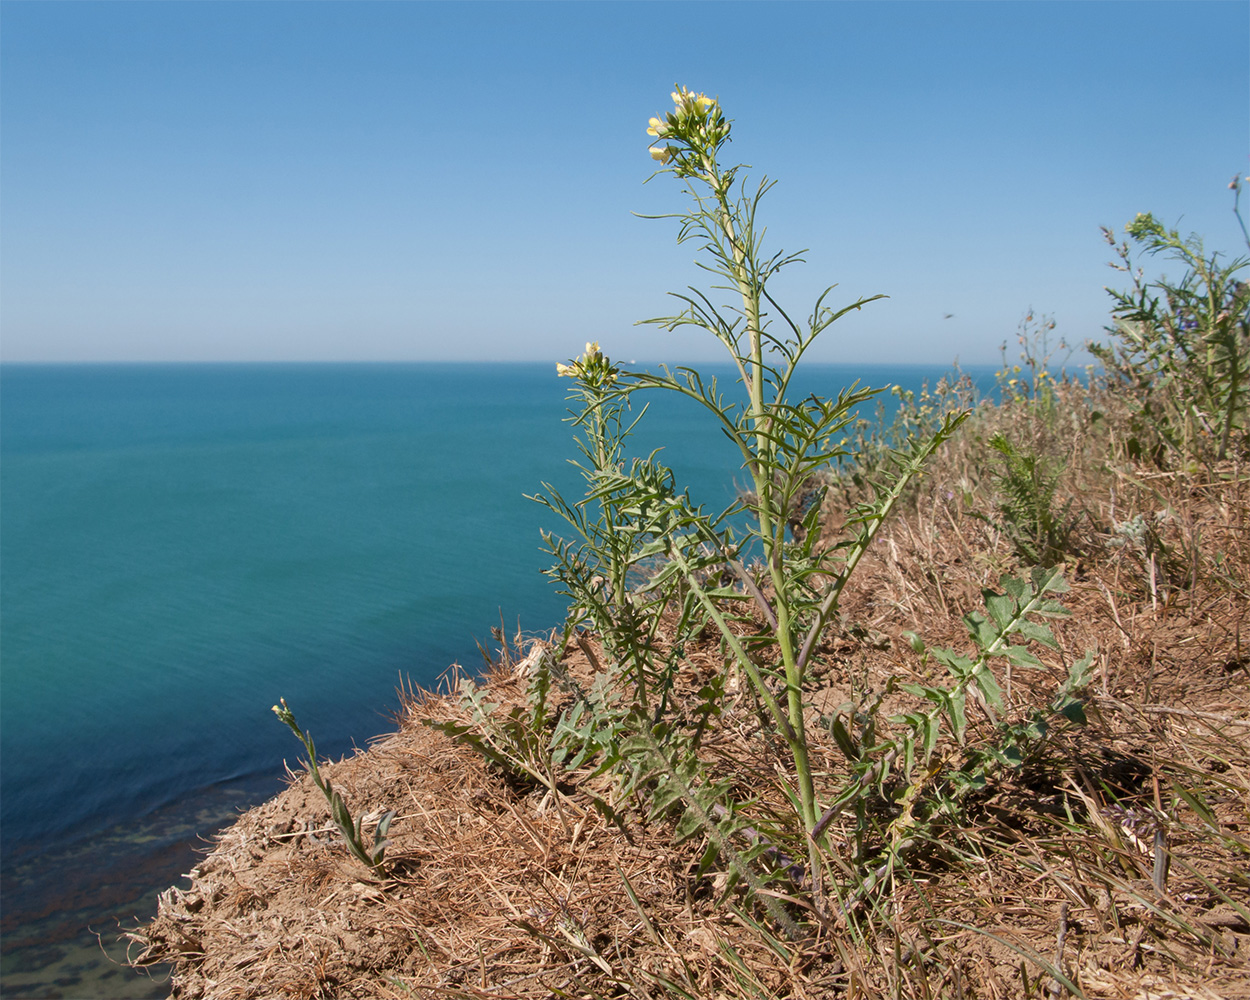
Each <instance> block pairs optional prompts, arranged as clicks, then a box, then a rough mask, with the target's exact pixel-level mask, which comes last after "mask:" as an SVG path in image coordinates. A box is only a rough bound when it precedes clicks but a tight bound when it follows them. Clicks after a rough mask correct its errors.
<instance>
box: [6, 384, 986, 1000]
mask: <svg viewBox="0 0 1250 1000" xmlns="http://www.w3.org/2000/svg"><path fill="white" fill-rule="evenodd" d="M941 371H942V370H941V369H940V368H927V369H926V368H918V367H908V366H903V367H900V366H893V367H887V366H878V367H868V368H865V367H856V368H849V367H841V366H812V367H811V368H809V369H808V371H807V373H806V376H805V381H804V383H803V384H802V385H801V386H800V387H799V389H800V390H801V391H803V392H808V391H815V392H819V393H822V394H826V395H827V394H833V393H836V392H837V391H838V389H840V388H842V387H843V386H845V385H847V384H849V383H850V382H851V381H853V380H854V379H855V378H860V379H862V380H864V381H866V382H868V383H869V384H875V385H881V384H885V383H888V382H893V381H898V382H902V383H903V384H905V385H909V386H915V385H918V384H919V382H920V380H921V379H922V378H924V377H934V376H937V375H940V374H941ZM721 374H722V376H725V375H727V374H728V373H727V372H721ZM981 374H982V375H984V374H985V373H984V372H982V373H981ZM727 381H732V380H731V379H728V380H727ZM726 387H728V386H726ZM566 388H567V383H563V382H562V381H561V380H557V379H556V378H555V375H554V366H552V365H545V364H544V365H487V364H482V365H446V364H439V365H435V364H428V365H421V364H397V365H96V366H90V365H84V366H32V365H5V366H2V367H0V504H2V505H3V507H2V516H3V525H4V530H3V533H2V534H0V566H2V568H3V571H2V574H0V614H2V616H3V628H2V629H0V663H2V664H3V674H2V683H3V699H2V700H0V752H2V754H3V756H2V757H0V760H2V762H3V769H2V771H0V834H2V837H3V857H2V861H3V864H2V866H0V877H2V878H3V886H2V890H3V901H4V912H3V937H4V947H3V960H2V961H3V964H2V965H0V975H2V978H0V988H2V989H3V992H4V995H5V996H15V997H17V996H58V995H59V996H66V997H73V996H99V997H105V996H163V995H165V994H166V992H167V988H166V987H165V986H164V985H162V984H161V983H159V982H156V981H153V980H149V979H147V978H145V977H142V976H138V975H136V974H135V973H133V972H131V971H129V970H126V969H121V968H118V967H117V966H114V965H112V964H111V963H110V962H109V960H108V959H106V957H105V955H104V953H103V952H101V950H100V947H99V945H98V944H97V942H96V938H95V936H94V932H98V933H100V934H101V935H102V938H103V940H104V942H105V944H106V945H107V946H108V947H107V950H108V953H109V955H111V956H112V957H113V958H114V959H120V957H121V955H122V953H123V952H124V947H122V946H119V945H117V944H115V943H114V942H115V940H116V938H117V935H118V921H119V920H121V921H123V922H124V921H130V925H131V926H133V925H134V923H136V922H138V921H140V920H142V919H145V918H146V917H148V916H150V915H151V913H152V912H154V909H155V895H156V893H157V892H158V891H159V890H161V889H163V888H165V887H166V886H168V885H170V884H172V883H173V882H175V881H177V880H178V878H179V876H180V875H181V874H182V873H184V872H186V871H187V870H188V869H189V868H190V866H191V865H193V864H194V861H195V857H196V849H197V848H202V847H203V846H204V845H205V842H206V839H207V838H209V837H211V834H212V833H213V832H214V831H215V830H216V829H218V828H219V827H220V826H222V825H223V824H225V823H228V822H229V821H230V818H231V816H232V815H234V814H235V813H236V812H237V810H239V809H241V808H245V807H247V806H249V805H252V804H255V803H256V802H258V801H261V800H263V799H264V798H265V797H267V796H268V795H270V794H272V793H273V791H275V790H276V789H277V788H278V787H279V786H280V783H281V779H282V767H283V760H284V759H285V760H287V761H290V762H291V763H292V764H294V763H295V761H296V760H297V759H298V758H299V756H300V753H301V748H300V747H299V745H298V744H297V743H296V742H295V741H294V739H293V738H292V737H291V735H290V733H289V732H288V731H286V730H285V728H284V727H282V726H280V725H279V724H278V723H277V722H276V721H275V720H274V719H273V717H272V715H271V713H270V711H269V706H270V705H272V704H273V703H274V702H275V701H276V700H277V699H278V698H279V697H285V698H286V699H287V700H288V702H289V703H290V704H291V706H292V708H293V709H294V710H295V711H296V714H297V717H298V718H299V720H300V722H301V724H303V725H304V726H305V727H306V728H307V729H309V730H310V731H311V732H312V733H313V735H314V736H315V738H316V740H317V745H318V750H319V752H320V753H321V754H322V755H324V756H337V755H341V754H343V753H345V752H349V751H350V750H351V748H352V746H353V745H358V746H363V745H365V744H366V743H367V741H368V740H369V739H370V738H372V737H373V736H375V735H377V734H379V733H381V732H384V731H386V730H387V729H389V728H391V724H390V722H389V719H388V713H391V712H393V711H394V710H395V709H396V708H397V707H398V698H397V696H396V694H395V691H396V688H397V687H398V686H399V685H400V684H401V683H404V684H406V683H411V684H414V685H422V686H431V685H434V684H435V683H436V682H437V679H438V677H439V676H440V675H441V674H442V673H443V672H444V671H445V670H446V669H447V668H448V667H449V665H451V664H452V663H453V662H458V663H461V664H463V665H464V666H466V667H468V668H470V669H472V668H473V667H474V666H476V665H477V664H478V663H480V662H481V661H480V658H479V654H478V652H477V647H476V640H479V639H480V640H482V641H483V642H484V643H485V644H489V642H490V630H491V628H492V627H497V626H498V625H499V623H500V620H501V617H502V620H503V623H504V625H505V626H506V628H507V630H508V631H509V633H511V632H512V631H514V630H515V629H516V628H517V625H518V622H519V625H520V627H521V628H522V629H524V630H526V631H527V632H532V633H539V632H544V631H546V630H548V629H550V628H551V627H553V626H554V625H556V624H557V623H558V621H559V619H560V616H561V613H562V611H563V605H562V602H561V600H560V598H559V597H558V595H556V594H555V593H554V590H553V588H552V586H551V584H550V583H549V581H548V580H547V579H546V578H545V577H543V576H542V575H541V571H542V569H544V568H545V567H546V565H547V564H548V560H547V558H546V557H545V556H544V554H543V553H542V551H541V550H540V539H539V530H540V528H542V527H548V528H558V525H556V524H555V523H553V522H551V521H550V520H549V519H548V520H544V516H543V515H544V509H543V508H541V507H540V506H539V505H537V504H534V503H533V502H531V501H529V500H526V499H525V497H524V495H523V494H525V493H533V492H536V491H538V490H539V489H540V488H541V487H540V483H541V482H543V481H548V482H552V483H554V484H556V485H557V486H558V487H559V488H561V489H562V490H564V491H565V493H566V495H570V496H576V495H577V493H578V480H577V477H576V473H575V471H574V470H572V469H571V468H570V467H569V465H568V463H567V459H569V458H571V457H573V456H574V450H573V446H572V442H571V439H570V435H569V429H568V427H567V425H566V424H564V423H562V422H561V420H562V417H563V416H564V415H565V405H566V404H565V401H564V398H563V397H564V391H565V389H566ZM638 444H639V447H640V449H642V450H649V449H650V448H653V447H657V446H660V445H663V446H664V447H665V451H664V453H663V457H664V459H665V460H666V461H667V462H668V463H669V464H671V465H672V466H673V467H674V468H675V469H676V471H677V473H678V478H679V482H681V483H682V484H688V485H690V486H691V491H692V495H693V496H694V498H695V500H696V501H699V502H703V503H705V504H707V505H708V506H709V507H717V508H719V507H723V506H725V505H727V504H728V503H729V502H730V501H731V500H732V498H733V495H734V490H735V488H736V487H735V480H736V481H737V482H741V481H742V479H743V476H742V473H741V471H740V469H739V468H738V459H737V458H736V457H735V454H734V453H733V451H732V448H731V447H730V446H729V445H728V443H727V442H726V441H725V439H724V438H723V436H722V435H721V434H720V432H719V431H718V430H717V429H716V427H715V426H714V425H712V424H710V422H708V421H707V420H705V419H703V417H702V415H701V414H700V413H699V412H698V411H697V409H696V408H694V407H693V406H692V405H689V404H685V403H683V402H682V401H679V400H664V399H656V401H655V403H654V404H653V409H652V411H651V413H650V414H649V415H648V418H647V421H646V424H645V428H644V429H643V430H642V432H641V433H640V435H639V440H638ZM88 928H90V930H88Z"/></svg>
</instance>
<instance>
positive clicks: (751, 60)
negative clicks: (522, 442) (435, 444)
mask: <svg viewBox="0 0 1250 1000" xmlns="http://www.w3.org/2000/svg"><path fill="white" fill-rule="evenodd" d="M0 18H2V34H0V58H2V69H0V73H2V78H0V83H2V85H3V89H2V96H0V100H2V102H3V103H2V108H0V110H2V117H0V129H2V134H0V138H2V146H0V170H2V172H0V185H2V188H0V211H2V216H0V221H2V242H0V251H2V257H0V267H2V271H0V278H2V285H0V292H2V296H3V297H2V299H0V309H2V312H0V323H2V328H0V358H3V359H4V360H8V361H28V360H39V361H77V360H148V361H159V360H175V361H181V360H245V361H247V360H423V359H431V360H437V359H451V360H461V359H463V360H537V359H548V360H558V359H564V358H567V357H569V356H571V355H574V354H576V353H578V352H579V351H580V349H581V345H582V342H583V341H585V340H589V339H598V340H600V341H601V342H602V343H603V345H604V347H605V349H606V350H608V351H609V352H610V353H611V354H612V355H613V356H616V357H620V358H624V359H631V358H637V359H638V360H639V361H642V360H669V361H678V360H695V359H704V358H708V357H714V356H716V351H717V347H716V345H714V344H709V343H707V342H705V341H703V340H700V339H698V338H697V337H696V336H695V335H694V334H663V333H660V332H656V331H653V330H651V329H650V328H645V327H643V328H639V327H635V326H634V322H635V321H636V320H639V319H643V318H646V317H648V316H654V315H657V314H661V313H664V312H667V311H668V310H669V306H668V300H666V297H665V294H664V293H665V292H667V291H670V290H679V289H681V288H683V287H684V286H686V285H687V284H690V283H694V282H700V281H701V280H702V275H701V272H699V271H698V270H697V269H696V268H695V267H694V266H693V264H692V249H691V247H690V246H689V245H687V246H683V247H678V246H677V245H676V243H675V224H674V223H672V222H654V221H644V220H640V219H638V218H635V217H633V216H632V215H631V212H644V213H647V212H649V213H656V212H663V211H677V210H680V209H681V208H683V207H684V204H685V201H684V199H683V197H682V195H681V191H680V186H679V184H678V182H676V181H675V180H673V179H672V178H666V177H665V178H657V179H656V181H654V182H653V183H651V184H649V185H647V186H646V187H644V186H643V181H644V180H645V179H646V178H647V177H648V176H649V174H650V173H651V167H652V163H651V160H650V159H649V157H648V155H647V145H648V142H647V137H646V135H645V131H644V130H645V128H646V121H647V118H648V117H649V116H651V115H653V114H657V113H659V112H661V111H663V110H665V109H666V108H667V107H668V106H669V105H670V102H669V98H668V94H669V91H670V90H671V89H672V85H673V83H674V82H680V83H682V84H683V85H686V86H688V87H691V88H692V89H695V90H702V91H707V92H708V93H709V94H714V95H719V97H720V98H721V101H722V104H723V106H724V108H725V111H726V113H727V115H728V116H729V117H731V118H733V119H735V121H736V125H735V129H734V138H735V141H734V143H733V144H732V146H731V147H730V152H731V154H733V158H734V159H735V160H741V161H745V162H748V163H751V164H753V165H754V166H755V167H756V168H757V171H758V172H764V171H766V172H767V173H768V175H769V176H770V177H773V178H775V179H777V180H778V181H779V182H780V183H779V185H778V187H777V188H776V189H775V190H774V192H773V194H772V195H770V196H769V199H768V201H767V202H766V204H765V207H764V209H763V210H762V219H763V221H764V222H765V223H766V224H767V225H768V226H769V240H770V245H771V246H772V247H773V248H785V249H789V250H797V249H803V248H809V249H810V252H809V253H808V255H807V258H808V261H809V263H807V264H806V265H801V267H800V269H799V270H796V271H795V272H794V273H793V274H792V276H791V277H789V278H788V279H786V280H785V281H784V282H782V283H781V285H780V286H779V292H780V295H781V297H782V299H783V303H784V304H786V305H788V306H789V307H790V311H791V312H799V313H805V312H806V311H807V310H808V309H809V308H810V299H811V297H812V296H813V295H814V293H815V292H817V291H818V290H819V289H820V288H821V287H823V286H824V285H825V284H830V283H834V282H837V283H838V284H839V289H838V291H837V292H835V293H834V295H835V298H836V297H839V296H840V297H841V298H837V301H847V300H849V299H851V298H853V297H858V296H861V295H868V294H874V293H877V292H883V293H885V294H887V295H889V296H890V299H889V300H888V301H885V302H880V303H875V304H873V305H871V306H869V307H868V308H867V309H866V310H864V311H863V312H862V313H860V314H857V315H854V316H853V317H851V318H850V319H848V320H847V321H845V322H844V323H843V324H840V326H839V327H835V328H834V330H833V331H831V332H830V333H829V334H827V335H826V336H827V340H826V341H825V342H824V345H823V347H821V348H820V349H819V351H818V353H817V356H818V357H819V358H820V359H821V360H827V361H850V362H854V361H895V360H905V361H917V362H934V363H945V362H948V361H950V360H952V359H953V358H954V357H955V356H956V355H958V356H959V357H960V358H961V360H962V361H964V362H965V363H977V362H984V361H992V360H995V359H996V358H997V351H998V345H999V344H1000V343H1001V342H1002V341H1003V339H1004V338H1007V337H1011V336H1013V334H1014V331H1015V329H1016V326H1017V324H1018V322H1019V321H1020V319H1021V318H1022V317H1023V316H1024V314H1025V313H1026V312H1027V311H1028V310H1029V309H1030V308H1033V309H1035V310H1037V311H1038V312H1039V313H1051V314H1053V315H1054V317H1055V319H1056V320H1057V322H1058V331H1057V332H1058V333H1060V334H1064V335H1066V337H1067V338H1068V339H1069V340H1071V341H1078V342H1079V341H1082V340H1083V339H1084V338H1086V337H1089V336H1097V335H1099V333H1100V331H1101V328H1102V325H1103V323H1104V322H1105V317H1106V305H1107V298H1106V294H1105V292H1103V290H1102V286H1103V285H1105V284H1108V283H1118V281H1119V276H1117V275H1116V274H1115V273H1114V272H1112V271H1110V270H1108V269H1107V267H1106V266H1105V262H1106V261H1107V260H1108V259H1109V258H1110V252H1109V248H1108V247H1107V246H1106V245H1105V244H1104V243H1103V241H1102V239H1101V236H1100V234H1099V230H1098V227H1099V226H1100V225H1109V226H1115V227H1117V229H1121V230H1122V228H1123V226H1124V224H1125V223H1127V222H1128V221H1129V220H1130V219H1131V218H1132V217H1133V215H1134V214H1135V213H1137V212H1140V211H1152V212H1154V213H1155V214H1156V215H1157V216H1159V217H1160V218H1161V219H1162V220H1164V221H1165V222H1167V223H1169V224H1177V223H1179V225H1180V228H1181V229H1182V230H1185V231H1189V230H1196V231H1199V232H1202V233H1204V234H1205V235H1206V236H1207V238H1208V241H1209V244H1210V246H1211V247H1212V248H1217V249H1224V250H1227V251H1232V252H1236V251H1237V249H1238V246H1239V231H1238V230H1237V228H1236V221H1235V219H1234V218H1233V215H1232V212H1231V207H1232V196H1231V192H1229V191H1228V190H1227V188H1226V185H1227V183H1228V181H1229V180H1230V178H1231V177H1232V176H1233V175H1234V173H1236V172H1241V173H1242V174H1243V175H1244V174H1245V173H1247V172H1250V169H1248V168H1250V163H1248V162H1247V152H1248V149H1250V138H1248V130H1250V4H1247V3H1245V2H1241V0H1237V2H1227V3H1225V2H1215V3H1210V2H1185V3H1167V2H1156V3H1134V2H1119V3H1096V2H1079V3H1063V2H1053V3H1036V4H1034V3H942V2H933V3H918V4H917V3H902V2H900V3H867V4H859V3H799V4H789V3H750V2H741V3H728V4H722V3H713V2H709V3H694V4H685V3H452V4H442V3H403V2H394V3H364V2H351V3H329V2H327V3H299V2H290V3H258V2H248V3H224V2H222V3H218V2H208V3H196V2H184V3H108V2H90V3H73V2H63V3H42V2H14V0H7V2H4V3H3V4H2V5H0ZM1247 207H1250V206H1247ZM1242 249H1244V246H1243V247H1242ZM947 314H952V315H951V316H950V318H944V317H945V316H946V315H947Z"/></svg>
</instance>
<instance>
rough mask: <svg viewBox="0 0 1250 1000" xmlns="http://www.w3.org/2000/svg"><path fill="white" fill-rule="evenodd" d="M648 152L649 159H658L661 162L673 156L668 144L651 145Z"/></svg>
mask: <svg viewBox="0 0 1250 1000" xmlns="http://www.w3.org/2000/svg"><path fill="white" fill-rule="evenodd" d="M650 153H651V159H653V160H659V161H660V162H661V163H667V162H668V161H669V160H671V159H672V158H673V151H672V149H671V148H670V147H668V146H652V147H651V149H650Z"/></svg>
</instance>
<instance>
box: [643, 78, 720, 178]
mask: <svg viewBox="0 0 1250 1000" xmlns="http://www.w3.org/2000/svg"><path fill="white" fill-rule="evenodd" d="M671 96H672V98H673V110H672V111H671V112H669V114H668V115H667V116H666V117H664V118H651V119H649V120H648V121H647V135H651V136H655V137H656V138H657V139H660V138H664V137H665V136H675V137H676V138H678V139H679V140H680V139H681V138H682V135H681V133H682V132H684V131H685V130H686V129H687V128H688V127H689V126H690V125H692V124H693V125H694V126H696V127H699V126H702V125H704V124H706V122H707V120H708V118H709V117H710V116H711V114H712V109H713V108H715V107H716V101H715V100H714V99H713V98H711V97H708V96H707V94H696V93H695V92H694V91H692V90H687V89H686V88H685V87H678V89H677V90H674V91H673V93H672V95H671ZM649 152H650V153H651V159H653V160H656V161H658V162H660V163H668V162H669V161H670V160H671V159H672V158H673V157H674V156H675V155H676V154H677V152H678V150H677V149H676V148H675V147H673V146H652V147H651V148H650V150H649Z"/></svg>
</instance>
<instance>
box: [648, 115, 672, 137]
mask: <svg viewBox="0 0 1250 1000" xmlns="http://www.w3.org/2000/svg"><path fill="white" fill-rule="evenodd" d="M667 131H668V124H667V123H666V122H663V121H661V120H660V119H659V118H652V119H650V120H649V121H648V122H647V135H654V136H661V135H663V134H664V133H665V132H667Z"/></svg>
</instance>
